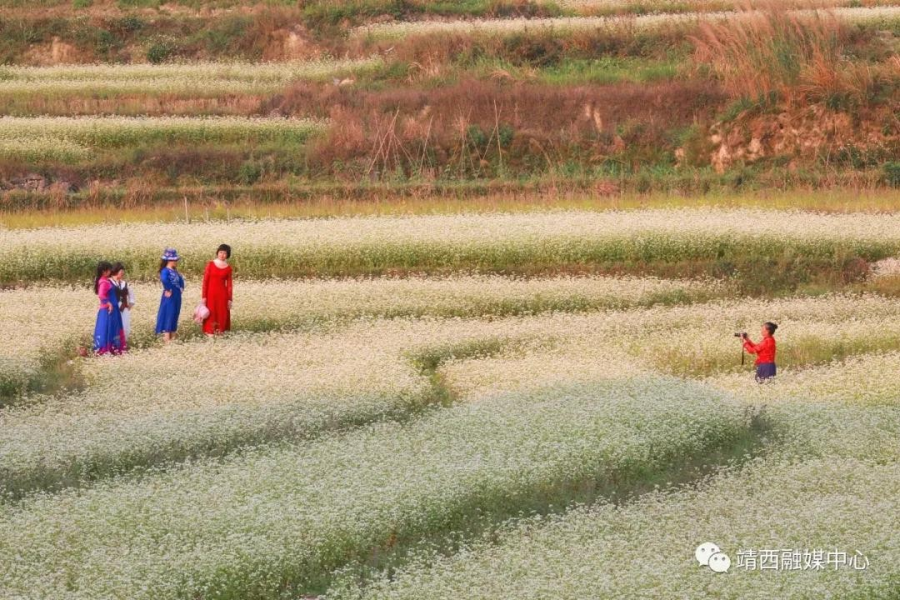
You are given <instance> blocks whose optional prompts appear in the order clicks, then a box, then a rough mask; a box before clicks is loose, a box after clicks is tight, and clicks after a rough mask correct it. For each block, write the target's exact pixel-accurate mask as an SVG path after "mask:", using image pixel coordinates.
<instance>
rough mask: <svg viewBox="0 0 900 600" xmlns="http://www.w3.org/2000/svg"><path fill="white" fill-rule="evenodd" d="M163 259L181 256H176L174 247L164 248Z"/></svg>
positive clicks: (178, 258)
mask: <svg viewBox="0 0 900 600" xmlns="http://www.w3.org/2000/svg"><path fill="white" fill-rule="evenodd" d="M162 259H163V260H181V257H179V256H178V250H176V249H175V248H166V250H165V252H163V255H162Z"/></svg>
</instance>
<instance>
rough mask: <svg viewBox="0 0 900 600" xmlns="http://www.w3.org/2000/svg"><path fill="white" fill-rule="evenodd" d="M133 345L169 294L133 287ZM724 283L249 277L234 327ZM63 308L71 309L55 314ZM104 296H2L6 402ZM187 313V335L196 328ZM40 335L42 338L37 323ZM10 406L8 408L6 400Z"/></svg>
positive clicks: (191, 290)
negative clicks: (35, 328) (36, 332)
mask: <svg viewBox="0 0 900 600" xmlns="http://www.w3.org/2000/svg"><path fill="white" fill-rule="evenodd" d="M131 287H132V290H133V291H134V292H135V295H136V298H137V302H138V304H137V305H136V307H135V309H134V310H133V311H132V323H133V325H132V326H133V328H134V330H133V334H132V336H133V337H132V340H131V343H132V346H134V345H143V344H145V343H147V340H148V339H149V338H150V335H151V332H152V329H153V325H154V320H155V318H156V309H157V305H158V303H159V297H160V294H161V289H160V287H159V286H158V285H156V284H141V283H132V284H131ZM728 293H729V292H728V290H727V289H726V288H725V286H723V285H721V284H719V283H717V282H715V281H690V280H684V281H672V280H662V279H654V278H634V277H631V278H629V277H623V278H613V277H609V278H607V277H553V278H549V279H510V278H503V277H477V276H476V277H450V278H442V279H429V278H419V277H414V278H407V279H361V280H330V281H315V280H312V281H299V282H297V281H275V280H271V281H240V282H239V287H238V290H237V293H236V296H235V300H236V303H235V306H234V311H233V317H234V321H233V326H234V328H235V329H236V330H239V331H269V330H274V329H282V330H284V329H309V328H313V327H318V326H320V325H323V324H327V323H330V322H337V321H340V322H346V321H349V320H352V319H357V318H365V317H386V318H391V317H423V316H435V317H480V316H486V315H494V316H505V315H517V314H523V315H525V314H536V313H542V312H550V311H586V310H598V309H604V308H626V307H629V306H642V305H652V304H655V303H664V304H671V303H678V302H691V301H703V300H707V299H709V298H714V297H716V296H720V295H725V294H728ZM199 300H200V282H199V281H195V280H189V281H188V285H187V295H186V303H187V305H193V304H195V303H196V302H199ZM59 306H65V307H67V310H65V311H58V310H56V309H57V307H59ZM96 306H97V299H96V298H95V297H94V296H93V293H92V292H91V290H89V289H86V288H76V287H66V286H43V285H38V286H31V287H29V288H26V289H19V290H5V291H0V315H3V318H2V320H0V337H2V339H4V340H5V343H4V344H3V346H2V347H0V380H2V382H3V384H2V385H3V386H4V387H3V390H4V394H5V395H6V396H17V395H21V393H23V391H24V390H25V389H26V388H27V387H28V382H29V381H30V380H33V379H35V378H37V377H39V376H40V374H39V372H38V371H39V369H40V368H41V361H42V360H43V359H44V358H46V357H47V356H55V355H56V354H57V353H58V352H60V351H62V350H64V349H66V347H67V346H70V345H74V344H75V343H80V344H84V345H88V344H89V343H90V336H91V333H92V331H93V329H92V328H93V320H94V317H95V315H96ZM188 313H189V311H187V310H185V311H183V313H182V331H187V332H196V330H197V328H196V326H195V325H193V324H192V323H191V322H190V320H189V317H190V315H189V314H188ZM32 326H38V327H39V328H40V331H41V336H40V339H39V340H35V336H34V335H33V334H32V331H31V329H30V328H31V327H32ZM0 404H2V403H0Z"/></svg>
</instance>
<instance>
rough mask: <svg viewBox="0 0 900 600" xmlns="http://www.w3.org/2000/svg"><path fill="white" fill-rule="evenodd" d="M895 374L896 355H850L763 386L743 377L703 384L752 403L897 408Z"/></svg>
mask: <svg viewBox="0 0 900 600" xmlns="http://www.w3.org/2000/svg"><path fill="white" fill-rule="evenodd" d="M897 373H900V353H898V352H888V353H874V354H871V355H867V356H850V357H848V358H846V359H845V360H835V361H833V362H832V363H829V364H826V365H822V366H817V367H809V368H805V369H797V370H791V369H790V368H788V369H785V370H784V371H783V372H782V375H784V377H778V378H776V379H775V380H774V381H772V382H771V383H769V384H766V385H757V384H756V382H754V381H753V380H751V379H749V378H748V377H747V376H746V374H740V375H739V374H733V375H721V376H718V377H710V378H708V379H705V380H704V383H705V384H707V385H710V386H712V387H716V388H719V389H722V390H727V391H729V392H731V393H734V394H738V395H740V396H742V397H744V398H747V399H748V400H752V401H755V402H770V403H771V402H775V403H782V402H788V401H791V402H811V403H820V402H821V403H831V402H846V403H849V404H858V405H863V406H868V405H877V404H884V405H889V406H894V407H897V408H898V409H900V392H898V386H897Z"/></svg>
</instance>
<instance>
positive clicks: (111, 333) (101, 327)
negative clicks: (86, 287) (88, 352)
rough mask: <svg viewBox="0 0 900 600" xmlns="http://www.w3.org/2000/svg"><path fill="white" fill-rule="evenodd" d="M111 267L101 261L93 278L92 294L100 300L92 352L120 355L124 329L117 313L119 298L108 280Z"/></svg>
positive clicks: (123, 341)
mask: <svg viewBox="0 0 900 600" xmlns="http://www.w3.org/2000/svg"><path fill="white" fill-rule="evenodd" d="M111 271H112V265H111V264H109V263H108V262H106V261H101V262H100V264H98V265H97V276H96V277H94V293H95V294H97V298H99V300H100V307H99V308H98V309H97V324H96V325H95V326H94V345H93V348H94V352H95V353H96V354H98V355H100V354H121V353H122V352H124V351H125V350H126V346H125V328H124V327H123V326H122V314H121V313H120V312H119V296H118V290H117V288H116V286H114V285H113V284H112V282H111V281H110V280H109V274H110V272H111Z"/></svg>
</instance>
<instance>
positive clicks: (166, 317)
mask: <svg viewBox="0 0 900 600" xmlns="http://www.w3.org/2000/svg"><path fill="white" fill-rule="evenodd" d="M180 314H181V293H180V292H175V293H173V294H172V295H171V296H170V297H168V298H166V296H165V294H164V295H163V297H162V300H161V301H160V303H159V313H157V315H156V333H157V334H160V333H175V332H176V331H178V316H179V315H180Z"/></svg>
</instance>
